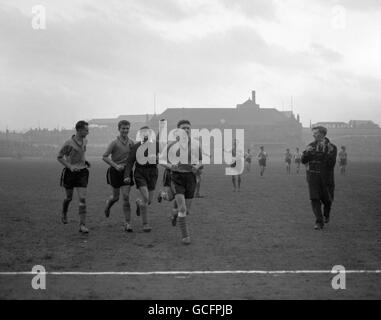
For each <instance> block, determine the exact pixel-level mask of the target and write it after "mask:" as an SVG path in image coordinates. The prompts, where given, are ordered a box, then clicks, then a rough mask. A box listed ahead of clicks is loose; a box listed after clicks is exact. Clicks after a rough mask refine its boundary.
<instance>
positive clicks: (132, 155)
mask: <svg viewBox="0 0 381 320" xmlns="http://www.w3.org/2000/svg"><path fill="white" fill-rule="evenodd" d="M139 146H140V143H136V144H135V145H134V146H133V147H132V148H131V152H130V154H129V155H128V158H127V161H126V166H125V167H124V174H123V176H124V180H126V179H127V180H129V179H130V176H131V171H132V168H133V167H134V165H135V162H136V152H137V150H138V147H139Z"/></svg>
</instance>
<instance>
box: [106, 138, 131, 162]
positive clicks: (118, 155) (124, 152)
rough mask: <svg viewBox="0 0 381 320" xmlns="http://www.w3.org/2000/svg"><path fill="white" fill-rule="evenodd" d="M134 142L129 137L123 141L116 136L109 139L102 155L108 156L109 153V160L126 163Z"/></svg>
mask: <svg viewBox="0 0 381 320" xmlns="http://www.w3.org/2000/svg"><path fill="white" fill-rule="evenodd" d="M134 144H135V142H134V141H133V140H132V139H130V138H127V140H126V141H123V140H122V139H121V138H120V137H117V138H116V139H115V140H113V141H111V143H110V144H109V146H108V147H107V150H106V152H105V153H104V154H103V156H104V157H108V156H110V154H111V160H112V161H113V162H115V163H116V164H126V163H127V158H128V156H129V155H130V152H131V149H132V147H133V146H134Z"/></svg>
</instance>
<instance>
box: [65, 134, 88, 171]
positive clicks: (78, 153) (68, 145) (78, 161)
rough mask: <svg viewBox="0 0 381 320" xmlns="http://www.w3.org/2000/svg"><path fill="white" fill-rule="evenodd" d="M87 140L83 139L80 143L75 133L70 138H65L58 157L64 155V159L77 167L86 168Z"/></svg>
mask: <svg viewBox="0 0 381 320" xmlns="http://www.w3.org/2000/svg"><path fill="white" fill-rule="evenodd" d="M86 145H87V140H86V139H83V143H82V144H80V143H79V142H78V141H77V140H76V139H75V135H73V136H72V137H71V139H69V140H67V141H66V142H65V143H64V144H63V146H62V148H61V150H60V151H59V153H58V159H62V158H64V157H65V159H66V161H67V162H68V163H69V164H70V165H71V166H73V167H74V168H77V169H84V168H86V167H87V166H86V163H85V161H86V159H85V152H86Z"/></svg>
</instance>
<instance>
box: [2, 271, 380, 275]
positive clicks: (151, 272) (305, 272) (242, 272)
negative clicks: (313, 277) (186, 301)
mask: <svg viewBox="0 0 381 320" xmlns="http://www.w3.org/2000/svg"><path fill="white" fill-rule="evenodd" d="M337 273H339V271H337V272H335V271H334V272H333V271H332V270H224V271H147V272H128V271H122V272H112V271H106V272H74V271H66V272H58V271H47V272H31V271H20V272H17V271H16V272H0V275H2V276H15V275H37V274H39V275H42V274H45V275H68V276H70V275H89V276H108V275H120V276H151V275H192V274H196V275H210V274H337ZM340 273H346V274H348V273H352V274H379V273H380V274H381V270H345V271H344V270H343V271H340Z"/></svg>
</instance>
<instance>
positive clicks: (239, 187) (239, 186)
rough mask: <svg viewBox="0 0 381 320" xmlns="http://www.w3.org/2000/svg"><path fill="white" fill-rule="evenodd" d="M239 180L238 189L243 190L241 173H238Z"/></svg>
mask: <svg viewBox="0 0 381 320" xmlns="http://www.w3.org/2000/svg"><path fill="white" fill-rule="evenodd" d="M237 180H238V191H240V190H241V175H240V174H239V175H238V178H237Z"/></svg>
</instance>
